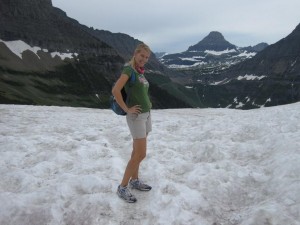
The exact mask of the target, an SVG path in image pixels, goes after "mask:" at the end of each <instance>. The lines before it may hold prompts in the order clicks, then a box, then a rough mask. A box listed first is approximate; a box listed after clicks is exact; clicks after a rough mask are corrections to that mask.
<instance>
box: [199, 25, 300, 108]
mask: <svg viewBox="0 0 300 225" xmlns="http://www.w3.org/2000/svg"><path fill="white" fill-rule="evenodd" d="M203 81H204V82H203ZM196 86H197V88H198V91H199V94H200V93H201V94H202V95H203V96H205V98H204V99H203V101H204V102H206V103H205V104H208V105H213V106H214V107H232V108H235V107H237V108H256V107H261V106H274V105H281V104H288V103H293V102H297V101H300V24H299V25H298V26H297V27H296V28H295V30H294V31H293V32H292V33H291V34H290V35H288V36H287V37H286V38H283V39H282V40H279V41H278V42H276V43H275V44H273V45H270V46H268V47H266V48H265V49H264V50H262V51H261V52H259V53H257V55H255V56H254V57H253V58H251V59H248V60H245V61H243V62H241V63H239V64H236V65H234V66H232V67H230V68H228V69H227V70H225V71H223V72H221V73H218V74H210V75H207V76H204V77H202V79H201V82H200V83H198V84H197V85H196ZM216 103H218V104H216Z"/></svg>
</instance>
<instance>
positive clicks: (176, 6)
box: [52, 0, 300, 53]
mask: <svg viewBox="0 0 300 225" xmlns="http://www.w3.org/2000/svg"><path fill="white" fill-rule="evenodd" d="M52 4H53V6H55V7H58V8H60V9H62V10H63V11H65V12H66V13H67V15H68V16H69V17H71V18H74V19H76V20H77V21H78V22H79V23H81V24H84V25H86V26H89V27H94V29H99V30H108V31H111V32H113V33H118V32H120V33H125V34H128V35H130V36H132V37H133V38H136V39H139V40H140V41H143V42H145V43H146V44H148V45H149V46H150V48H151V49H152V51H153V52H163V51H164V52H169V53H176V52H182V51H185V50H187V49H188V47H189V46H191V45H194V44H196V43H198V42H199V41H201V40H202V39H203V38H204V37H205V36H207V35H208V34H209V32H211V31H219V32H221V33H222V34H223V36H224V37H225V39H226V40H227V41H229V42H230V43H232V44H234V45H237V46H239V47H244V46H249V45H252V46H253V45H256V44H258V43H260V42H267V43H268V44H273V43H275V42H277V41H279V40H280V39H282V38H284V37H286V36H287V35H288V34H290V33H291V32H292V31H293V30H294V29H295V27H296V26H297V25H298V24H299V23H300V11H299V9H300V0H85V1H82V0H52Z"/></svg>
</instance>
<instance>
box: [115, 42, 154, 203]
mask: <svg viewBox="0 0 300 225" xmlns="http://www.w3.org/2000/svg"><path fill="white" fill-rule="evenodd" d="M150 54H151V50H150V48H149V47H148V46H147V45H146V44H143V43H142V44H139V45H138V46H137V47H136V49H135V51H134V54H133V57H132V59H131V60H130V61H129V63H128V64H126V65H125V67H124V69H123V71H122V74H121V76H120V78H119V79H118V81H117V82H116V84H115V86H114V88H113V90H112V94H113V95H114V96H115V99H116V101H117V103H118V104H119V105H120V106H121V107H122V109H123V110H124V111H125V112H126V113H127V115H126V120H127V124H128V127H129V130H130V133H131V136H132V139H133V150H132V153H131V158H130V160H129V161H128V164H127V167H126V169H125V173H124V176H123V180H122V182H121V184H120V185H119V186H118V190H117V194H118V195H119V197H120V198H122V199H124V200H125V201H126V202H130V203H133V202H136V201H137V199H136V198H135V197H134V196H133V195H132V194H131V193H130V190H129V189H128V184H129V185H130V186H131V188H133V189H137V190H140V191H150V190H151V186H149V185H147V184H145V183H143V182H142V181H141V180H140V179H139V166H140V163H141V162H142V160H143V159H144V158H145V157H146V149H147V135H148V133H149V132H150V131H151V129H152V124H151V114H150V109H151V107H152V104H151V102H150V99H149V95H148V89H149V83H148V81H147V80H146V78H145V77H144V71H145V69H144V66H145V64H146V63H147V62H148V59H149V57H150ZM131 76H135V78H134V79H133V80H134V83H133V84H131V82H127V81H128V80H129V79H130V78H131ZM124 86H125V91H126V92H127V94H128V96H129V99H128V101H126V103H125V102H124V101H123V98H122V94H121V90H122V88H123V87H124Z"/></svg>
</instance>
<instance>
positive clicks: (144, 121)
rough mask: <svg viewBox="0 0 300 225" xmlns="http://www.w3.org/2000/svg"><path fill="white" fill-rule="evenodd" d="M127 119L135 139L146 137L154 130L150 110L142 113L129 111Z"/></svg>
mask: <svg viewBox="0 0 300 225" xmlns="http://www.w3.org/2000/svg"><path fill="white" fill-rule="evenodd" d="M126 120H127V124H128V127H129V130H130V133H131V136H132V138H133V139H140V138H145V137H147V135H148V133H149V132H150V131H151V130H152V122H151V113H150V112H146V113H140V114H132V113H128V114H127V115H126Z"/></svg>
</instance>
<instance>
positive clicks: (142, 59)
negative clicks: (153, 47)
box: [134, 49, 150, 67]
mask: <svg viewBox="0 0 300 225" xmlns="http://www.w3.org/2000/svg"><path fill="white" fill-rule="evenodd" d="M149 57H150V53H149V52H148V51H146V50H145V49H142V50H141V51H140V52H137V53H135V55H134V59H135V64H136V66H138V67H144V66H145V64H146V63H147V62H148V60H149Z"/></svg>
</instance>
